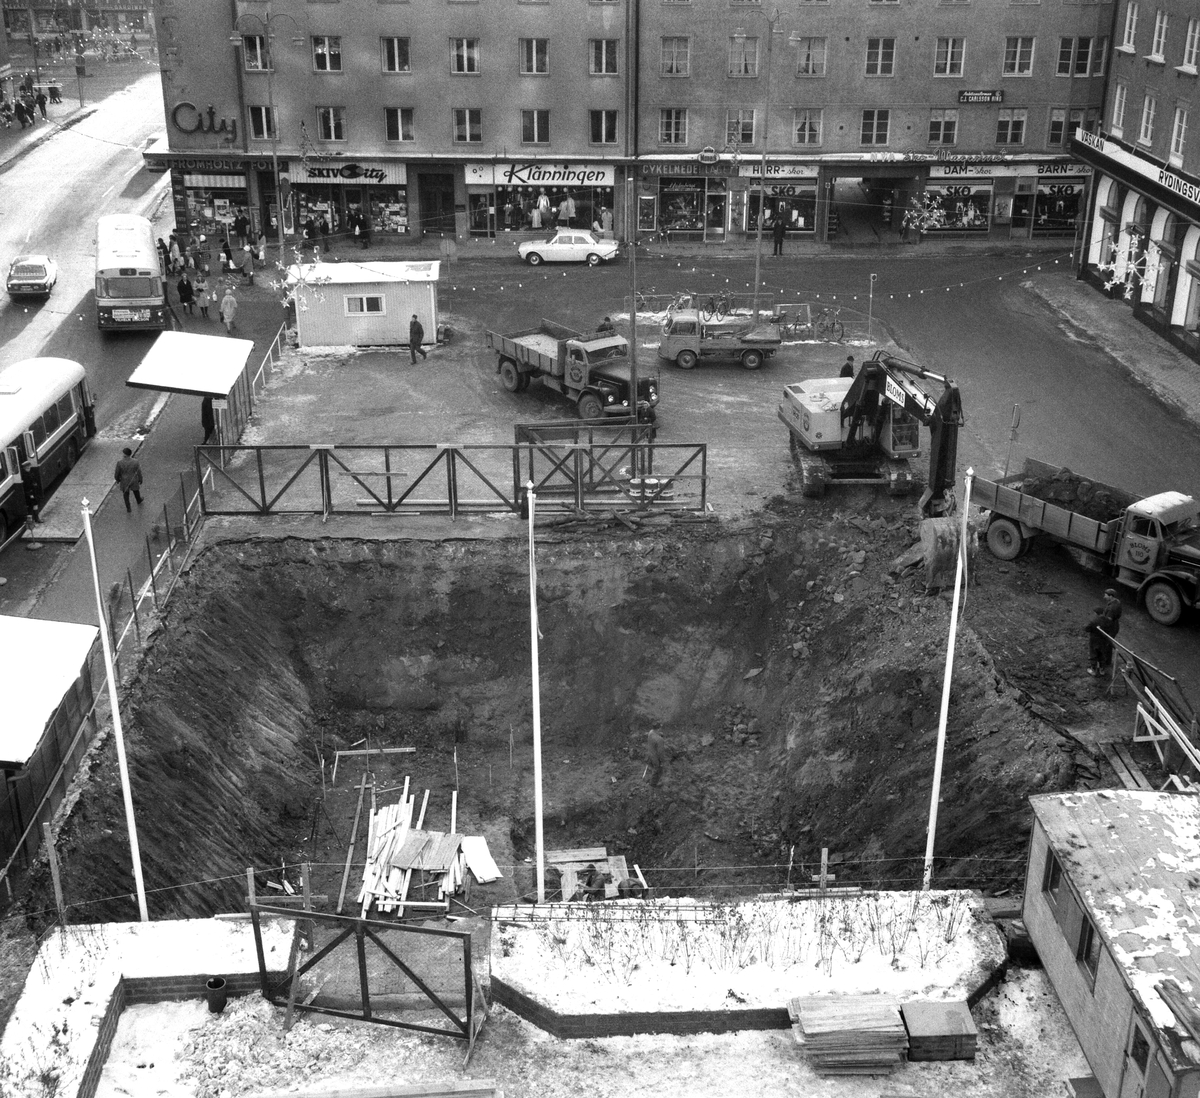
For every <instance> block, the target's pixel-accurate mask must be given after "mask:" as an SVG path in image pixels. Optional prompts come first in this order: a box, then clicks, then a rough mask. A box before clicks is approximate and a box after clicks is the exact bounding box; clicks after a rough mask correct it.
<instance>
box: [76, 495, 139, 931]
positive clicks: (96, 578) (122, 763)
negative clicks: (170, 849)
mask: <svg viewBox="0 0 1200 1098" xmlns="http://www.w3.org/2000/svg"><path fill="white" fill-rule="evenodd" d="M82 502H83V530H84V533H86V534H87V543H88V555H89V556H90V557H91V558H92V584H93V585H94V587H95V589H96V614H97V616H98V617H99V619H100V645H101V647H102V648H103V649H104V672H105V674H106V675H107V677H108V703H109V705H110V706H111V707H112V722H113V738H114V739H115V740H116V741H117V768H118V769H119V770H120V772H121V794H122V795H123V797H124V798H125V826H126V828H128V830H129V855H130V857H131V858H132V859H133V883H134V887H135V888H136V889H137V902H138V912H139V913H140V915H141V919H142V922H143V923H147V922H149V921H150V916H149V914H148V913H147V911H146V885H145V882H144V881H143V880H142V853H141V851H140V850H139V849H138V837H137V824H136V822H135V821H134V818H133V793H132V791H131V790H130V788H129V764H128V763H127V762H126V760H125V733H124V731H123V730H122V728H121V707H120V706H119V705H118V704H117V676H116V673H115V671H114V669H113V657H112V645H111V644H110V643H109V634H108V622H107V621H106V619H105V617H104V599H103V597H102V596H101V594H100V570H99V569H98V568H97V567H96V543H95V542H94V541H93V540H92V513H91V511H89V510H88V501H87V500H86V499H85V500H83V501H82Z"/></svg>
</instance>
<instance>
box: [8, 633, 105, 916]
mask: <svg viewBox="0 0 1200 1098" xmlns="http://www.w3.org/2000/svg"><path fill="white" fill-rule="evenodd" d="M99 642H100V631H99V630H98V629H97V628H96V627H95V626H94V625H77V624H75V623H74V622H65V621H41V620H39V619H37V618H16V617H7V616H0V652H2V653H4V656H3V659H0V696H2V697H3V698H4V717H3V719H2V720H0V774H2V775H3V778H4V782H3V784H2V785H0V877H3V878H4V879H5V880H7V879H8V875H9V873H11V872H12V870H13V869H14V868H23V867H25V866H27V865H28V864H29V860H30V859H31V858H32V857H33V855H34V854H35V853H36V852H37V850H38V848H39V846H40V845H41V841H42V824H43V823H48V822H49V821H50V818H51V816H53V815H54V810H55V809H56V808H57V807H58V806H59V803H60V802H61V801H62V799H63V795H64V793H65V792H66V789H67V786H68V785H69V784H70V782H71V778H72V777H73V776H74V774H75V770H76V768H77V767H78V765H79V760H80V759H81V758H82V757H83V753H84V752H85V751H86V750H87V748H88V745H89V744H90V743H91V739H92V736H93V735H94V734H95V731H96V723H95V719H94V717H93V716H92V702H93V700H94V698H95V689H96V688H98V687H99V686H101V685H102V684H101V683H99V682H97V683H96V684H95V685H93V682H92V673H91V667H92V663H93V659H94V657H95V656H96V654H97V653H98V651H99ZM5 895H8V896H9V898H11V894H10V893H6V891H5V890H3V889H0V896H5Z"/></svg>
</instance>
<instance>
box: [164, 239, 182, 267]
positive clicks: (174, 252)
mask: <svg viewBox="0 0 1200 1098" xmlns="http://www.w3.org/2000/svg"><path fill="white" fill-rule="evenodd" d="M167 254H168V255H169V256H170V259H171V274H178V273H179V271H180V269H181V268H182V267H183V252H181V251H180V250H179V237H178V236H176V235H175V233H172V234H171V238H170V240H168V241H167Z"/></svg>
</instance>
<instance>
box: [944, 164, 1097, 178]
mask: <svg viewBox="0 0 1200 1098" xmlns="http://www.w3.org/2000/svg"><path fill="white" fill-rule="evenodd" d="M1090 174H1091V169H1090V168H1089V167H1088V166H1087V165H1086V164H1079V163H1077V162H1075V161H1071V160H1067V161H1036V162H1035V161H1028V162H1026V163H1023V164H933V165H931V166H930V168H929V178H930V179H964V178H966V177H968V176H987V177H989V178H994V179H999V178H1011V177H1013V176H1031V175H1037V176H1040V177H1046V176H1086V175H1090Z"/></svg>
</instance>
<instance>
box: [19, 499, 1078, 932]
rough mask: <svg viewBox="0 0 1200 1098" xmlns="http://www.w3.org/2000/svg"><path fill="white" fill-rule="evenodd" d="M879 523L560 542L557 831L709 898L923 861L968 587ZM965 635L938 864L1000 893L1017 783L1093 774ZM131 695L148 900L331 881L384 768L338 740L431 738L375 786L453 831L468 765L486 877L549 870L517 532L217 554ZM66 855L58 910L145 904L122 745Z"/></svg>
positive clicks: (884, 521)
mask: <svg viewBox="0 0 1200 1098" xmlns="http://www.w3.org/2000/svg"><path fill="white" fill-rule="evenodd" d="M874 516H875V517H873V518H871V519H866V518H864V517H863V516H861V515H854V514H849V515H843V514H841V513H838V512H833V511H831V510H829V509H825V510H823V511H821V512H820V513H819V515H818V518H819V521H813V517H812V516H811V515H810V516H808V517H807V518H805V516H804V515H803V514H802V513H799V512H796V511H794V510H787V509H782V510H778V511H776V512H774V513H772V512H768V513H765V514H764V515H762V516H760V517H759V518H758V519H757V520H755V521H754V522H749V523H746V524H743V525H740V526H724V527H718V526H717V525H715V524H711V525H710V524H697V525H684V526H671V525H664V526H654V525H647V526H644V527H642V528H641V529H638V530H636V531H633V532H630V531H628V530H626V529H625V528H624V527H618V528H615V529H614V530H611V531H610V530H600V531H593V532H584V533H576V534H567V533H554V532H546V533H545V534H544V535H543V538H542V541H541V543H540V545H539V550H538V575H539V610H540V622H539V624H540V631H541V637H542V639H541V642H540V662H541V674H542V694H541V703H542V716H543V729H544V758H545V800H546V842H547V845H548V846H550V847H555V846H571V845H596V844H600V843H603V844H606V845H607V846H608V847H609V849H610V852H614V853H617V852H619V853H625V854H626V855H627V857H628V860H629V862H630V864H631V865H632V863H634V862H638V863H639V864H640V865H641V866H642V868H643V871H644V872H645V873H646V874H647V875H648V876H649V877H651V879H652V883H653V884H654V885H655V886H656V887H670V888H674V889H690V890H703V889H705V888H712V889H715V890H717V894H722V892H721V890H726V894H728V890H730V889H737V888H743V887H745V888H750V887H762V886H764V885H773V884H778V883H781V882H782V881H783V880H784V879H785V877H786V871H787V865H788V862H789V861H790V860H794V861H795V863H796V864H797V865H798V864H799V863H801V862H803V861H805V860H810V861H811V860H812V859H815V858H817V857H819V853H820V849H821V847H823V846H826V847H829V848H830V849H831V850H833V851H835V852H836V853H837V854H838V855H839V856H840V857H842V858H844V859H847V860H851V859H852V860H855V862H856V869H855V873H856V874H857V879H862V880H878V881H880V882H881V883H885V884H886V883H895V884H900V883H907V882H909V881H911V879H912V876H913V873H914V865H919V858H920V855H921V854H922V853H923V850H924V836H925V819H926V814H927V812H928V799H929V790H930V773H931V770H932V763H933V745H934V739H935V735H936V725H937V713H938V705H939V700H940V693H941V683H942V665H943V660H944V656H945V637H946V629H947V626H948V621H949V600H948V598H945V597H926V596H925V595H924V589H923V584H922V582H921V581H920V579H918V578H916V577H902V578H900V579H899V580H897V579H895V578H894V577H892V576H890V575H889V573H888V568H889V564H890V562H891V561H892V560H893V559H894V558H895V557H896V556H897V555H898V554H899V553H900V552H901V551H903V550H904V549H906V548H907V547H908V546H909V545H910V544H911V543H912V540H913V526H912V523H911V516H910V513H909V511H908V510H906V509H903V508H902V507H901V506H900V505H895V506H892V505H891V504H890V503H885V504H881V506H880V508H879V509H878V510H877V511H875V512H874ZM802 520H803V521H802ZM973 590H974V591H976V592H978V590H979V589H973ZM972 597H973V598H975V599H976V600H977V609H982V608H983V607H985V606H986V599H983V600H982V601H978V600H980V599H981V596H980V595H979V594H976V595H974V596H972ZM960 638H961V641H960V646H959V652H958V663H957V670H956V674H955V682H954V689H953V692H952V699H951V708H950V734H949V746H948V753H947V759H946V768H945V770H946V777H945V785H944V788H943V802H944V803H943V805H942V816H941V822H940V830H939V843H938V853H939V855H940V856H941V858H942V859H943V860H942V861H941V862H940V863H939V872H940V873H941V874H942V876H943V877H958V878H959V879H960V880H962V881H963V882H964V883H971V884H977V885H981V886H993V887H999V886H1001V885H1004V884H1011V883H1013V882H1014V881H1015V880H1016V879H1018V878H1019V877H1020V875H1021V872H1022V867H1021V864H1020V860H1021V856H1022V854H1023V850H1024V843H1025V839H1026V837H1027V826H1028V822H1027V809H1026V804H1025V798H1026V797H1027V795H1028V794H1029V793H1030V792H1034V791H1040V790H1046V789H1053V788H1062V787H1066V786H1069V785H1070V784H1071V783H1072V782H1073V780H1074V764H1073V760H1072V754H1071V753H1070V752H1069V751H1066V750H1063V748H1062V747H1061V746H1060V744H1061V742H1062V741H1061V739H1060V738H1059V737H1058V736H1056V735H1055V734H1054V733H1053V732H1052V731H1051V730H1050V729H1049V728H1048V727H1047V726H1046V725H1045V724H1043V723H1042V722H1041V721H1039V720H1038V719H1036V718H1035V717H1033V716H1031V715H1030V713H1029V712H1028V710H1027V709H1026V708H1024V707H1023V706H1022V705H1021V704H1019V701H1018V697H1017V694H1016V693H1015V692H1014V691H1013V690H1012V689H1010V688H1009V687H1008V686H1007V685H1006V684H1005V682H1004V678H1003V676H1002V675H1001V674H1000V673H999V672H998V671H997V668H996V667H995V666H994V665H993V662H992V660H991V658H990V657H989V655H988V652H987V651H986V650H985V649H984V647H983V646H982V645H981V644H980V642H979V640H978V638H977V636H976V634H975V632H974V631H973V629H972V628H971V627H970V625H965V626H964V628H963V629H962V631H961V633H960ZM126 708H127V712H126V729H127V739H128V746H129V752H130V757H131V765H132V772H133V783H134V795H135V801H136V802H137V804H138V806H139V807H138V811H139V819H140V821H141V826H140V839H141V845H142V855H143V861H144V865H145V875H146V883H147V887H148V888H150V889H166V891H161V892H153V893H152V895H151V907H152V911H154V912H156V913H160V914H173V915H183V914H188V915H200V914H206V913H209V912H212V911H214V910H228V909H231V908H240V907H241V906H242V905H243V902H244V901H243V899H242V896H243V893H244V879H243V877H242V874H243V872H244V867H245V866H247V865H255V866H257V867H259V869H260V873H261V874H262V878H261V880H260V885H265V883H266V881H267V880H268V879H271V875H270V868H271V867H272V866H275V867H278V866H279V865H280V864H281V863H288V864H289V865H294V864H295V863H296V862H298V861H299V860H301V859H307V860H310V861H312V862H314V863H316V864H317V867H318V868H317V870H316V873H317V874H318V877H319V879H318V880H316V881H315V882H314V885H315V886H316V887H317V889H318V891H321V890H322V889H324V890H326V891H329V892H333V893H334V894H336V891H337V886H338V878H339V877H340V875H341V861H342V859H343V858H344V856H345V851H346V846H347V843H348V840H349V837H350V830H351V827H350V821H351V819H352V817H353V812H354V807H355V800H356V797H355V792H356V790H355V786H356V783H357V781H358V780H359V778H360V777H361V771H362V769H363V767H362V766H361V765H358V763H357V762H344V763H343V768H342V771H341V774H340V775H339V779H338V783H337V786H336V787H335V786H333V785H332V784H330V783H329V778H330V777H331V775H330V769H331V768H330V766H329V764H330V763H331V761H332V757H333V752H334V751H335V750H336V749H339V748H340V749H347V748H351V747H355V746H357V747H358V748H359V749H362V746H363V745H364V744H366V745H368V746H371V745H373V746H389V745H390V746H405V745H406V746H412V747H415V748H416V751H415V753H414V754H413V755H409V756H389V757H388V758H387V759H386V760H379V759H376V760H375V761H374V762H373V763H372V764H371V770H372V772H373V773H374V774H375V778H376V785H377V788H378V789H379V790H380V803H385V802H386V801H387V800H388V798H389V796H390V797H398V796H399V794H398V793H397V792H394V790H396V789H398V788H399V786H400V784H401V783H402V782H403V780H404V777H405V776H410V777H411V778H412V783H413V788H414V789H416V790H417V791H418V792H420V790H421V789H422V788H429V789H430V790H431V799H430V816H429V821H428V822H427V825H426V826H433V827H437V828H439V829H443V830H444V829H446V828H447V827H448V822H449V821H448V806H449V799H450V790H451V789H452V788H454V787H456V786H457V789H458V791H459V800H458V812H459V816H458V821H457V824H458V830H459V831H460V832H463V833H482V834H484V835H486V836H487V838H488V841H489V844H490V845H491V848H492V852H493V855H494V856H495V858H496V860H497V861H498V862H499V863H500V864H501V866H502V867H506V868H505V879H504V881H502V882H500V883H498V884H497V885H493V886H489V889H488V890H487V892H486V897H487V898H488V899H491V898H494V899H496V900H505V899H509V898H512V897H515V896H517V895H520V894H522V893H524V892H527V891H528V889H529V888H530V887H531V885H532V875H531V870H530V869H529V867H528V865H527V863H526V862H525V859H526V858H528V856H529V855H531V854H532V834H533V824H532V786H531V755H530V747H529V745H530V741H531V701H530V651H529V623H528V590H527V553H526V546H525V543H524V541H523V540H521V539H517V540H513V541H444V542H405V541H393V542H368V541H338V540H333V539H329V540H320V541H304V540H299V539H283V540H279V541H265V540H255V541H246V542H226V543H219V544H210V545H209V546H208V547H207V548H206V549H205V550H204V551H203V552H202V554H201V555H200V556H199V558H198V559H197V560H196V562H195V563H194V564H193V566H192V567H191V569H190V571H189V572H188V574H187V575H186V577H185V579H184V580H183V582H182V583H181V585H180V587H179V588H178V589H177V590H176V592H175V594H174V595H173V597H172V601H171V604H170V606H169V608H168V610H167V613H166V617H165V621H164V624H163V628H162V629H161V630H160V631H159V632H158V634H157V635H156V636H155V637H154V638H153V641H152V643H151V644H150V646H149V649H148V652H147V654H146V657H145V660H144V663H143V665H142V667H141V668H140V670H139V672H138V674H137V676H136V681H135V683H134V685H133V688H132V690H131V692H130V695H129V700H128V704H127V707H126ZM652 723H657V724H661V726H662V728H663V733H664V737H665V739H666V740H667V743H668V747H669V750H670V754H671V756H672V758H671V760H670V761H669V763H668V764H667V767H666V770H665V777H664V779H663V782H662V784H661V785H660V786H658V787H652V786H651V785H650V784H649V783H648V781H647V780H646V775H645V769H646V768H645V762H644V759H643V754H642V744H643V740H644V732H645V729H646V728H647V727H648V726H649V725H650V724H652ZM322 760H324V762H325V764H326V767H325V782H324V783H323V780H322V769H321V762H322ZM323 789H324V794H323V793H322V790H323ZM389 790H392V792H389ZM364 831H365V829H364ZM361 849H362V848H361V838H360V843H359V847H358V860H361V856H362V855H361ZM60 857H61V858H62V860H63V863H64V865H63V873H64V879H65V881H66V887H67V891H68V902H80V901H83V900H88V901H94V902H93V903H91V904H90V906H89V907H88V908H85V909H83V910H84V911H86V918H88V919H96V918H101V917H113V918H128V917H130V912H131V908H130V901H129V898H128V896H127V895H125V893H127V892H128V891H129V890H130V889H131V887H132V885H131V877H130V872H129V868H128V866H129V859H128V851H127V847H126V844H125V840H124V828H123V815H122V809H121V801H120V793H119V786H118V784H117V782H116V779H115V764H114V763H113V760H112V758H111V749H108V750H107V751H106V752H102V753H101V755H100V757H99V758H98V759H97V760H96V763H95V766H94V768H93V781H92V785H91V787H90V789H89V790H88V791H87V793H86V794H85V796H84V797H83V798H81V800H80V804H79V807H78V808H77V809H76V812H75V814H74V817H73V819H72V821H71V822H70V823H69V825H68V826H67V828H66V829H65V832H64V837H63V840H62V842H61V843H60ZM914 859H916V861H914ZM992 859H995V861H992ZM843 865H844V866H846V868H845V869H844V870H843V879H847V878H846V876H845V874H846V873H847V872H849V866H848V864H847V862H846V861H843ZM508 867H514V868H508ZM291 872H292V876H291V880H292V881H293V882H294V881H295V879H296V878H295V873H294V871H291ZM797 872H799V871H797ZM358 876H359V875H358V874H355V876H354V880H355V881H357V879H358ZM274 879H276V880H278V876H276V877H275V878H274ZM190 882H208V883H204V884H191V883H190ZM181 883H187V884H186V887H173V886H177V885H180V884H181ZM42 887H43V889H44V888H45V887H46V885H45V884H43V885H42ZM482 902H486V900H485V901H482ZM351 903H353V892H352V897H351ZM45 906H49V904H48V903H47V904H46V905H45Z"/></svg>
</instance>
